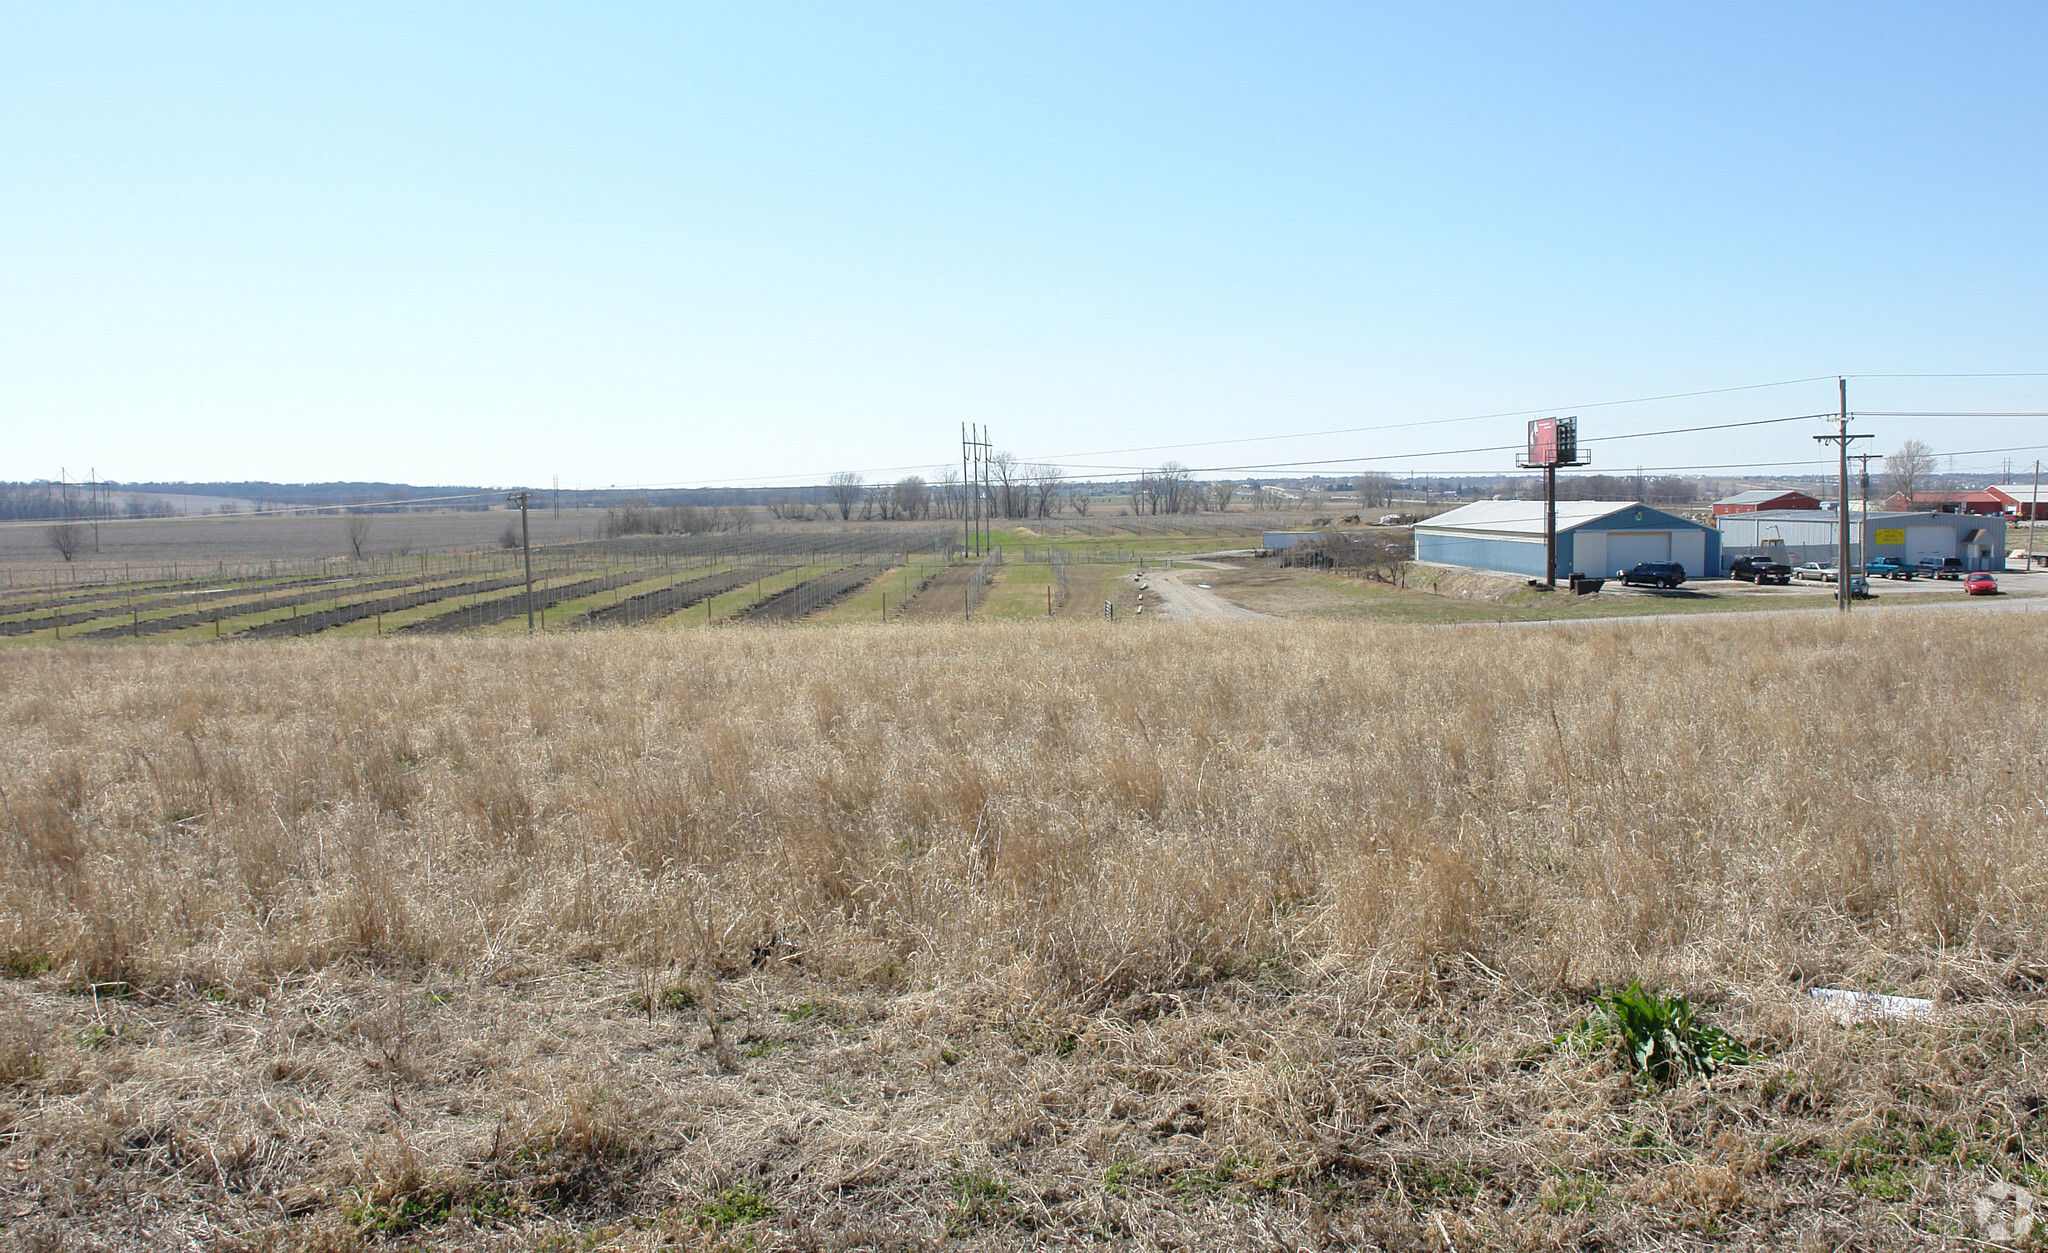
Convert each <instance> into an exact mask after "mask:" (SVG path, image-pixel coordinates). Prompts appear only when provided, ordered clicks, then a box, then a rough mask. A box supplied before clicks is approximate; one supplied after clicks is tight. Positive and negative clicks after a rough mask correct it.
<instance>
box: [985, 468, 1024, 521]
mask: <svg viewBox="0 0 2048 1253" xmlns="http://www.w3.org/2000/svg"><path fill="white" fill-rule="evenodd" d="M1023 476H1024V471H1023V468H1022V467H1020V466H1019V465H1018V464H1017V454H1016V453H1013V452H999V453H997V454H995V455H994V456H992V457H990V458H989V459H988V477H989V489H990V490H991V491H993V492H994V493H995V507H996V511H997V512H998V513H1000V514H1002V515H1003V516H1004V517H1006V518H1021V517H1023V516H1024V498H1025V495H1026V492H1025V488H1024V481H1023Z"/></svg>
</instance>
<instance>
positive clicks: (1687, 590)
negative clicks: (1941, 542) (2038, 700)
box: [1600, 570, 2048, 602]
mask: <svg viewBox="0 0 2048 1253" xmlns="http://www.w3.org/2000/svg"><path fill="white" fill-rule="evenodd" d="M1994 577H1996V578H1997V579H1998V590H1999V592H2000V593H2002V594H2004V593H2010V594H2014V595H2022V594H2024V595H2035V596H2038V595H2044V594H2048V570H2033V571H2022V570H2000V571H1996V572H1994ZM1834 591H1835V585H1834V584H1832V583H1805V582H1795V583H1790V584H1763V585H1758V584H1755V583H1739V582H1737V581H1735V580H1734V579H1727V578H1718V579H1704V578H1693V579H1688V580H1686V582H1685V584H1684V585H1683V586H1681V587H1678V588H1674V589H1672V590H1670V591H1663V590H1660V589H1658V588H1653V587H1623V586H1622V585H1621V582H1620V581H1619V580H1617V579H1609V580H1607V582H1606V584H1605V585H1604V586H1603V587H1602V588H1601V589H1600V595H1602V596H1648V597H1652V598H1654V599H1658V600H1696V599H1700V598H1702V597H1706V598H1715V599H1770V598H1774V597H1787V598H1790V597H1810V596H1813V595H1815V594H1824V595H1829V596H1832V595H1833V594H1834ZM1870 594H1871V597H1872V598H1873V599H1876V600H1893V599H1911V600H1914V601H1916V602H1917V601H1926V600H1930V599H1933V600H1938V599H1940V598H1943V597H1947V598H1949V599H1953V600H1962V599H1964V595H1963V585H1962V582H1961V581H1960V580H1954V579H1925V578H1915V579H1902V580H1894V579H1871V580H1870ZM1977 599H1982V598H1981V597H1980V598H1977Z"/></svg>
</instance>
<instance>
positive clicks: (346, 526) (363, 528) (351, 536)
mask: <svg viewBox="0 0 2048 1253" xmlns="http://www.w3.org/2000/svg"><path fill="white" fill-rule="evenodd" d="M371 522H372V519H371V517H370V515H369V514H367V513H350V514H346V515H344V516H343V517H342V520H341V527H342V530H343V531H344V532H345V533H346V534H347V535H348V546H349V551H351V552H353V553H355V555H356V560H357V561H361V560H362V559H363V545H364V544H366V543H368V542H369V540H370V526H371Z"/></svg>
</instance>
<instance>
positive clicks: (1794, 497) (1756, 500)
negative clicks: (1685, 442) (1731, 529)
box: [1714, 488, 1820, 518]
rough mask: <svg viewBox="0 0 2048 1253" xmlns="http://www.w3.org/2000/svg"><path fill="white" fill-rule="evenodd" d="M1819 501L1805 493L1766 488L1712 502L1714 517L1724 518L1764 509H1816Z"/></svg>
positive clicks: (1738, 493)
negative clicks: (1732, 514) (1733, 514)
mask: <svg viewBox="0 0 2048 1253" xmlns="http://www.w3.org/2000/svg"><path fill="white" fill-rule="evenodd" d="M1818 508H1820V501H1819V500H1817V499H1815V498H1814V497H1812V496H1808V495H1807V494H1806V493H1805V492H1789V491H1779V490H1777V489H1775V488H1767V489H1765V490H1762V491H1755V492H1737V493H1735V494H1734V495H1733V496H1730V497H1728V498H1727V499H1726V500H1717V501H1715V502H1714V516H1715V517H1717V518H1725V517H1727V516H1728V515H1729V514H1731V513H1757V512H1759V511H1761V510H1765V509H1818Z"/></svg>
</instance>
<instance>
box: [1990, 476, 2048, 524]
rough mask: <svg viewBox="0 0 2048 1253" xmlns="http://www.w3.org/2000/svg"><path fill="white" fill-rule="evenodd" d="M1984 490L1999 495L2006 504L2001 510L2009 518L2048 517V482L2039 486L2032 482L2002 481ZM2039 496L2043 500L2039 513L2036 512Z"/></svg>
mask: <svg viewBox="0 0 2048 1253" xmlns="http://www.w3.org/2000/svg"><path fill="white" fill-rule="evenodd" d="M1984 490H1985V491H1987V492H1990V493H1991V494H1992V495H1993V496H1996V497H1998V499H1999V500H2000V501H2001V502H2002V503H2003V505H2004V508H2002V509H2000V510H1999V512H2000V513H2003V514H2005V515H2006V516H2007V517H2009V518H2035V517H2040V518H2048V483H2042V484H2041V485H2040V486H2039V487H2038V488H2037V487H2035V486H2034V484H2032V483H2000V484H1999V485H1998V486H1996V487H1987V488H1985V489H1984ZM2037 498H2038V499H2039V500H2040V502H2041V504H2040V512H2039V513H2038V514H2037V513H2035V512H2034V510H2035V505H2034V501H2035V500H2036V499H2037Z"/></svg>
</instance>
